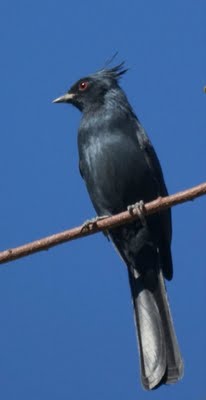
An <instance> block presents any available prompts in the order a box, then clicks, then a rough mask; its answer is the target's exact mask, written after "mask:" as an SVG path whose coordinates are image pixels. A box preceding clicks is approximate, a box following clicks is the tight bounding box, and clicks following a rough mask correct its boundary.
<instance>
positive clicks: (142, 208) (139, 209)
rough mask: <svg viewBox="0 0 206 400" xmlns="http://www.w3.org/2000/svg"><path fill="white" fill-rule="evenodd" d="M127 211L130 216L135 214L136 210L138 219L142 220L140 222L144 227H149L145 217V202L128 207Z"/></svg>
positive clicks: (141, 201)
mask: <svg viewBox="0 0 206 400" xmlns="http://www.w3.org/2000/svg"><path fill="white" fill-rule="evenodd" d="M127 210H128V211H129V213H130V214H134V210H135V211H136V213H137V215H138V217H139V219H140V221H141V223H142V226H146V225H147V222H146V219H145V215H144V213H145V206H144V201H143V200H140V201H138V202H137V203H135V204H132V205H131V206H128V207H127Z"/></svg>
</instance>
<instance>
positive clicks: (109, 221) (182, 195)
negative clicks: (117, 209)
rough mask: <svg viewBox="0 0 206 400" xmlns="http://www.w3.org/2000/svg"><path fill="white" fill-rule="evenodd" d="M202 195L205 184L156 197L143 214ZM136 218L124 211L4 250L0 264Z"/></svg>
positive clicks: (0, 253) (136, 212) (205, 188)
mask: <svg viewBox="0 0 206 400" xmlns="http://www.w3.org/2000/svg"><path fill="white" fill-rule="evenodd" d="M204 194H206V182H205V183H202V184H200V185H198V186H194V187H193V188H190V189H187V190H184V191H182V192H179V193H176V194H173V195H171V196H167V197H158V198H157V199H156V200H153V201H151V202H150V203H147V204H145V206H144V214H145V215H150V214H154V213H156V212H158V211H162V210H165V209H167V208H170V207H172V206H175V205H177V204H181V203H184V202H186V201H189V200H194V199H195V198H196V197H199V196H203V195H204ZM138 218H139V217H138V211H136V210H135V209H134V210H133V211H132V213H131V212H129V211H124V212H122V213H120V214H117V215H113V216H111V217H107V218H105V219H102V220H99V221H97V222H95V223H91V224H90V225H89V226H88V227H87V228H86V229H85V228H84V225H81V226H78V227H76V228H72V229H69V230H66V231H63V232H60V233H57V234H55V235H52V236H47V237H45V238H42V239H39V240H35V241H34V242H31V243H27V244H24V245H23V246H19V247H15V248H13V249H8V250H4V251H2V252H0V264H3V263H6V262H9V261H13V260H16V259H18V258H21V257H26V256H29V255H30V254H33V253H36V252H39V251H43V250H48V249H49V248H50V247H54V246H57V245H59V244H61V243H65V242H69V241H70V240H74V239H79V238H81V237H85V236H88V235H92V234H95V233H97V232H100V231H105V230H108V229H111V228H115V227H117V226H120V225H123V224H126V223H128V222H132V221H134V220H135V219H138Z"/></svg>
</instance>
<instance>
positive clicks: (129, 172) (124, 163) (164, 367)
mask: <svg viewBox="0 0 206 400" xmlns="http://www.w3.org/2000/svg"><path fill="white" fill-rule="evenodd" d="M127 71H128V69H127V68H126V67H125V62H121V63H120V64H118V65H115V66H113V67H112V66H111V65H110V66H108V65H107V66H104V68H101V69H100V70H98V71H97V72H95V73H93V74H90V75H87V76H85V77H83V78H81V79H79V80H78V81H77V82H76V83H75V84H73V85H72V86H71V88H70V89H69V90H68V91H67V92H66V93H65V94H64V95H62V96H60V97H58V98H57V99H55V100H54V101H53V102H54V103H67V104H72V105H73V106H75V107H76V108H77V109H78V110H79V111H80V112H81V113H82V118H81V121H80V125H79V129H78V152H79V170H80V174H81V176H82V178H83V180H84V182H85V184H86V187H87V191H88V193H89V196H90V199H91V202H92V204H93V206H94V209H95V211H96V213H97V216H98V217H99V218H101V217H103V216H112V215H115V214H117V213H120V212H122V211H125V210H127V209H128V206H130V205H134V207H135V205H137V207H138V206H139V205H140V204H144V203H147V202H149V201H152V200H154V199H156V198H157V197H159V196H167V195H168V191H167V187H166V184H165V180H164V176H163V172H162V168H161V165H160V162H159V159H158V157H157V154H156V152H155V150H154V147H153V146H152V143H151V141H150V139H149V137H148V135H147V133H146V131H145V130H144V128H143V126H142V125H141V123H140V121H139V119H138V117H137V116H136V114H135V112H134V111H133V108H132V106H131V105H130V103H129V101H128V99H127V96H126V94H125V92H124V91H123V89H122V88H121V85H120V79H121V78H122V77H123V75H124V74H125V73H126V72H127ZM139 211H140V208H139ZM141 215H142V217H143V218H138V219H136V220H135V221H133V222H131V223H126V224H125V225H122V226H119V227H116V228H113V229H109V230H108V232H107V235H108V237H109V239H110V240H111V242H112V243H113V245H114V246H115V248H116V250H117V251H118V253H119V255H120V257H121V258H122V259H123V261H124V263H125V264H126V266H127V272H128V278H129V285H130V288H131V296H132V303H133V308H134V319H135V326H136V332H137V339H138V340H137V341H138V348H139V355H140V374H141V382H142V386H143V388H145V389H146V390H151V389H156V388H158V387H159V386H161V385H162V384H170V383H175V382H177V381H178V380H180V379H181V378H182V376H183V369H184V367H183V360H182V356H181V353H180V349H179V345H178V341H177V337H176V333H175V329H174V324H173V320H172V316H171V311H170V306H169V302H168V297H167V291H166V285H165V279H167V280H171V279H172V276H173V264H172V255H171V239H172V220H171V210H170V209H168V210H164V211H161V212H158V213H156V214H153V215H150V216H144V215H143V210H142V213H141ZM98 217H97V218H98Z"/></svg>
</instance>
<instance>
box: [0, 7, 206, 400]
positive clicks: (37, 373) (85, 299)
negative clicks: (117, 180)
mask: <svg viewBox="0 0 206 400" xmlns="http://www.w3.org/2000/svg"><path fill="white" fill-rule="evenodd" d="M205 14H206V3H205V2H203V1H201V0H199V1H196V2H194V1H191V0H187V1H186V0H183V1H181V2H180V1H178V0H173V1H172V2H166V1H163V0H157V1H155V2H154V1H148V0H146V1H145V0H141V1H138V0H136V1H131V0H128V1H121V0H120V1H119V2H116V1H113V2H111V1H109V0H105V1H104V2H103V3H100V2H95V1H94V0H87V1H85V2H83V1H82V2H80V1H76V2H70V1H66V0H61V1H52V0H50V1H46V0H45V1H39V0H37V1H35V2H28V1H23V0H19V1H18V2H17V1H14V0H7V1H6V0H2V1H1V3H0V38H1V39H0V41H1V62H0V64H1V77H0V80H1V96H0V107H1V118H0V132H1V135H0V171H1V173H0V188H1V203H0V204H1V206H0V221H1V242H0V243H1V246H0V247H1V249H2V250H3V249H6V248H10V247H14V246H17V245H20V244H23V243H25V242H28V241H31V240H34V239H37V238H40V237H43V236H46V235H49V234H52V233H56V232H59V231H61V230H63V229H68V228H69V227H73V226H76V225H79V224H80V223H82V222H83V221H85V220H86V219H88V218H90V217H92V216H94V211H93V208H92V206H91V204H90V201H89V198H88V195H87V193H86V189H85V187H84V183H83V181H82V179H81V177H80V176H79V171H78V155H77V143H76V142H77V129H78V124H79V120H80V114H79V112H78V111H77V110H75V109H74V108H72V107H68V106H66V105H64V106H63V105H62V106H58V105H53V104H52V103H51V101H52V99H54V98H55V97H57V96H59V95H61V94H62V93H64V92H65V90H66V89H67V88H68V87H69V86H70V85H71V84H72V83H74V81H75V80H76V79H78V78H80V77H81V76H84V75H86V74H88V73H91V72H94V71H95V70H96V69H98V68H100V67H102V66H103V65H104V63H105V61H106V60H107V59H108V58H110V57H111V56H112V55H113V54H114V52H115V51H117V50H118V51H119V56H118V57H119V58H118V59H117V61H121V60H122V59H123V60H126V62H127V65H128V66H129V67H130V71H129V72H128V73H127V75H126V76H125V77H124V79H123V80H122V86H123V88H124V89H125V91H126V93H127V95H128V97H129V99H130V102H131V103H132V105H133V107H134V109H135V111H136V113H137V115H138V117H139V118H140V120H141V122H142V124H143V125H144V127H145V129H146V130H147V132H148V134H149V136H150V138H151V140H152V142H153V144H154V146H155V148H156V151H157V153H158V155H159V158H160V160H161V164H162V167H163V170H164V175H165V179H166V181H167V185H168V189H169V191H170V193H175V192H177V191H179V190H182V189H185V188H188V187H191V186H193V185H195V184H198V183H200V182H203V181H205V180H206V179H205V170H206V158H205V149H206V136H205V131H206V119H205V107H206V95H205V94H204V93H203V86H204V85H205V84H206V74H205V71H206V53H205V39H206V32H205V30H206V29H205ZM205 225H206V218H205V198H201V199H198V200H196V201H194V202H191V203H187V204H184V205H181V206H178V207H176V208H174V209H173V245H172V249H173V260H174V280H173V281H172V282H171V283H169V285H168V292H169V297H170V303H171V308H172V314H173V317H174V321H175V327H176V331H177V335H178V339H179V343H180V346H181V350H182V355H183V358H184V362H185V375H184V378H183V380H182V381H181V382H180V383H178V384H176V385H173V386H169V387H162V388H160V389H158V390H157V391H155V392H152V393H148V392H145V391H144V390H143V389H142V387H141V384H140V378H139V361H138V355H137V346H136V338H135V330H134V324H133V315H132V307H131V300H130V293H129V286H128V282H127V274H126V270H125V268H124V266H123V264H122V261H121V260H120V259H119V258H118V256H117V254H116V252H114V250H113V247H112V246H111V244H110V243H108V242H107V240H105V238H104V237H103V236H102V235H101V234H99V235H95V236H92V237H88V238H86V239H81V240H78V241H74V242H71V243H68V244H64V245H62V246H59V247H57V248H55V249H51V250H49V251H48V252H43V253H39V254H36V255H33V256H31V257H29V258H25V259H21V260H18V261H16V262H13V263H11V264H7V265H6V264H5V265H3V266H1V268H0V398H1V399H4V400H16V399H21V400H24V399H25V400H28V399H29V400H36V399H38V400H43V399H44V400H45V399H47V398H48V399H50V400H57V399H58V400H59V399H61V400H64V399H69V398H72V399H82V398H84V399H87V398H88V399H98V400H103V399H104V400H105V399H106V400H110V399H111V400H114V399H117V398H118V399H119V400H123V399H124V400H125V399H130V400H135V399H138V398H139V399H140V398H141V400H144V399H148V398H152V399H154V400H156V399H158V400H163V399H164V400H165V398H167V400H170V399H171V400H174V399H183V398H187V399H188V400H190V399H191V400H192V399H198V400H201V399H204V398H205V396H206V388H205V356H206V344H205V337H206V317H205V312H204V310H205V301H206V295H205V280H206V279H205V278H206V269H205Z"/></svg>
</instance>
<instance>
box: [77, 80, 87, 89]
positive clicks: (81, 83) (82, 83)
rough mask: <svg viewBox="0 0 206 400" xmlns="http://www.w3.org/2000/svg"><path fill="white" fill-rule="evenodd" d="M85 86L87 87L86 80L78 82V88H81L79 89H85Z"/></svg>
mask: <svg viewBox="0 0 206 400" xmlns="http://www.w3.org/2000/svg"><path fill="white" fill-rule="evenodd" d="M87 87H88V82H86V81H82V82H80V84H79V90H81V91H83V90H86V89H87Z"/></svg>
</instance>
